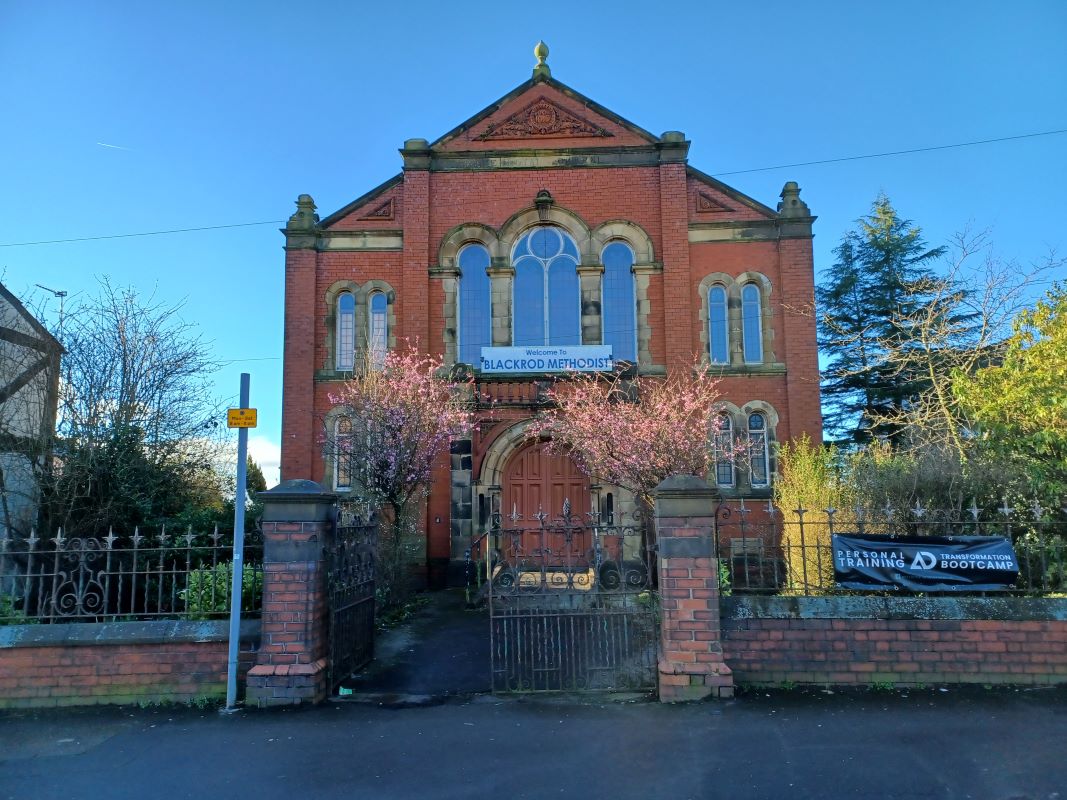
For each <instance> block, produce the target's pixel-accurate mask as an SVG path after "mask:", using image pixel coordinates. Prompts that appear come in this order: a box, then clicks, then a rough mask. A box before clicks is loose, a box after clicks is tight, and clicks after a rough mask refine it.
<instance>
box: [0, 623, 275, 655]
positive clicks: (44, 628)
mask: <svg viewBox="0 0 1067 800" xmlns="http://www.w3.org/2000/svg"><path fill="white" fill-rule="evenodd" d="M229 627H230V622H229V620H225V619H210V620H187V619H156V620H143V621H135V622H67V623H58V624H55V625H2V626H0V650H3V649H6V648H13V647H72V646H73V647H79V646H91V645H134V644H168V643H174V642H225V641H228V638H229ZM259 636H260V621H259V620H258V619H243V620H241V641H243V642H245V641H256V640H258V639H259Z"/></svg>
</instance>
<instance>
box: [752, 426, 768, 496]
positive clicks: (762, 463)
mask: <svg viewBox="0 0 1067 800" xmlns="http://www.w3.org/2000/svg"><path fill="white" fill-rule="evenodd" d="M748 458H749V483H751V485H752V488H753V489H757V488H761V487H764V486H769V485H770V482H771V476H770V470H769V464H768V462H769V460H770V459H769V456H768V452H767V419H766V417H764V416H763V414H759V413H756V414H749V415H748Z"/></svg>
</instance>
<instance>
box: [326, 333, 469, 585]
mask: <svg viewBox="0 0 1067 800" xmlns="http://www.w3.org/2000/svg"><path fill="white" fill-rule="evenodd" d="M442 372H443V370H442V364H441V361H440V360H439V359H435V358H432V357H430V356H426V355H423V354H420V353H418V352H417V351H416V350H415V349H414V348H411V347H409V348H406V349H404V350H401V351H394V352H390V353H388V354H387V355H386V356H385V361H384V363H383V364H382V365H381V368H380V369H374V368H372V367H370V366H368V367H367V368H364V369H363V370H361V371H359V372H357V373H356V374H355V376H354V377H353V378H351V379H350V380H348V381H346V382H345V383H344V384H343V386H342V387H341V388H340V389H338V390H337V391H336V392H333V393H332V394H331V395H330V402H331V403H333V404H334V406H335V407H338V408H340V409H342V414H343V416H342V418H341V421H340V422H339V423H338V424H336V425H333V426H328V427H327V430H326V433H325V437H324V449H325V452H326V456H327V458H328V459H330V460H332V462H333V463H334V464H335V465H336V469H337V471H338V474H339V475H344V476H345V478H346V481H347V483H349V484H350V485H351V487H352V492H353V494H354V495H355V496H357V497H358V498H359V499H360V500H361V501H363V502H364V503H366V504H367V505H368V506H370V507H373V508H377V509H386V510H391V512H392V519H393V523H394V524H393V525H392V526H391V528H390V530H388V531H386V532H385V533H386V539H387V540H388V544H385V547H384V548H382V547H380V548H379V567H380V571H379V578H381V579H385V582H388V580H389V577H388V576H387V575H384V574H382V571H381V570H382V568H384V569H385V570H386V571H389V570H400V569H402V564H401V562H402V561H403V554H402V552H401V550H402V549H403V547H404V541H405V538H407V539H408V540H410V539H411V538H412V537H417V538H418V539H420V540H421V538H422V537H421V534H420V533H419V532H418V531H416V530H415V528H416V526H417V522H418V514H419V512H420V511H421V506H419V504H418V501H420V500H421V499H422V498H423V496H424V495H425V492H426V490H427V489H428V488H429V485H430V481H431V476H432V472H433V467H434V464H435V462H436V461H437V460H438V459H439V458H440V457H441V456H443V455H444V454H445V453H447V452H448V450H449V444H450V443H451V442H452V440H453V439H454V438H457V437H461V436H464V435H466V434H467V433H468V431H469V430H470V428H471V422H472V414H471V410H470V402H469V399H468V398H469V396H470V393H469V390H468V387H466V386H465V385H463V384H461V383H457V382H456V381H452V380H450V379H447V378H444V377H442ZM342 423H343V424H342ZM393 577H394V578H395V577H397V576H393ZM392 583H393V588H392V590H393V591H394V594H395V593H396V590H397V588H398V583H399V582H398V581H396V580H394V581H393V582H392ZM387 585H388V583H387ZM394 599H395V598H394Z"/></svg>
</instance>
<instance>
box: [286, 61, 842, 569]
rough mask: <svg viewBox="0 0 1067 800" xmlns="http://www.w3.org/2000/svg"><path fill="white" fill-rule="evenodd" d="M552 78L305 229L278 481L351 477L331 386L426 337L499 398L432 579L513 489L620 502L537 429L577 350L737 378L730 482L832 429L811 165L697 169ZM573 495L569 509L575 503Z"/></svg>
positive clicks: (443, 484)
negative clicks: (772, 198) (770, 171)
mask: <svg viewBox="0 0 1067 800" xmlns="http://www.w3.org/2000/svg"><path fill="white" fill-rule="evenodd" d="M535 55H536V56H537V64H536V66H535V67H534V70H533V75H532V77H531V78H530V79H529V80H527V81H526V82H525V83H522V84H521V85H519V86H518V87H516V88H515V89H514V90H513V91H511V92H509V93H508V94H507V95H505V96H504V97H502V98H501V99H500V100H497V101H496V102H494V103H492V104H491V105H489V106H488V107H486V108H484V109H482V110H481V111H479V112H478V113H476V114H475V115H474V116H472V117H470V119H468V120H466V121H465V122H463V123H462V124H460V125H459V126H458V127H456V128H454V129H453V130H451V131H449V132H448V133H446V134H444V135H443V136H441V137H440V138H438V139H437V140H436V141H434V142H432V143H431V142H428V141H427V140H425V139H409V140H407V141H406V142H404V147H403V148H402V149H401V150H400V154H401V157H402V162H403V163H402V171H401V172H400V174H398V175H397V176H396V177H394V178H391V179H390V180H388V181H386V182H385V183H383V184H382V185H380V186H378V187H376V188H374V189H371V190H370V191H369V192H367V193H366V194H364V195H362V196H361V197H359V198H357V199H356V200H354V201H353V202H351V203H349V204H348V205H347V206H345V207H344V208H341V209H339V210H337V211H335V212H334V213H332V214H330V215H328V216H326V217H325V218H322V219H320V218H319V216H318V215H317V214H316V213H315V205H314V202H313V201H312V199H311V198H310V197H309V196H308V195H301V196H300V198H299V199H298V200H297V211H296V213H295V214H293V216H292V217H291V218H290V220H289V222H288V224H287V226H286V228H285V236H286V246H285V251H286V258H285V367H284V369H285V372H284V410H283V420H282V457H281V473H282V474H281V477H282V479H283V480H287V479H290V478H308V477H310V478H313V479H315V480H317V481H319V482H321V483H322V484H323V485H324V486H326V487H327V488H328V489H331V490H335V491H337V492H339V493H342V494H343V493H345V492H347V491H350V490H351V489H352V486H351V481H350V478H349V476H348V475H347V474H346V472H347V471H346V470H345V469H343V468H341V469H338V468H337V465H335V464H333V463H331V461H330V459H328V458H325V457H324V455H323V448H322V445H321V441H322V438H323V437H322V434H323V431H324V426H325V429H326V430H330V431H331V432H336V431H337V430H339V428H338V426H341V428H340V430H343V426H345V425H346V424H347V422H346V420H345V419H344V417H343V415H342V414H341V413H340V411H339V410H338V409H334V408H331V404H330V402H329V400H328V395H329V394H330V392H331V390H332V388H333V387H335V386H336V382H338V381H341V380H343V379H344V378H345V377H346V376H347V375H349V374H351V371H352V370H353V369H354V368H355V366H356V365H357V364H363V363H370V364H372V365H373V364H374V363H376V362H377V361H378V360H380V359H381V358H382V357H383V356H384V353H385V352H386V351H387V350H388V349H390V348H394V347H396V346H397V343H398V342H403V341H405V340H406V341H411V342H414V341H418V342H419V343H422V344H423V345H424V346H425V347H426V348H427V349H428V350H429V351H430V352H431V353H432V354H434V355H437V356H440V357H443V358H444V360H445V362H446V364H449V365H455V364H466V365H469V367H470V369H471V370H472V372H473V375H474V377H475V380H476V382H477V384H478V387H479V391H480V392H481V393H482V394H483V396H484V395H488V396H490V397H492V398H493V402H491V403H486V404H485V408H484V409H483V411H482V412H481V420H480V424H479V426H478V429H477V431H476V432H475V433H474V434H473V438H472V439H471V440H469V441H461V442H457V443H455V444H454V445H453V447H452V454H451V457H450V459H449V461H448V462H447V463H442V464H441V465H440V466H439V468H438V470H437V472H436V475H435V480H434V484H433V487H432V491H431V495H430V498H429V502H428V507H427V513H426V526H427V564H428V567H429V574H430V578H431V582H432V583H434V584H437V585H440V584H443V583H444V582H445V580H446V576H448V575H449V574H451V575H452V576H453V578H454V577H455V576H456V575H457V567H460V566H461V565H462V563H463V559H464V553H465V551H466V549H467V548H468V547H470V542H471V537H472V535H473V534H477V533H479V532H481V531H483V530H484V529H485V527H486V526H487V525H488V524H489V516H490V513H491V511H492V510H493V509H504V510H505V511H507V512H510V511H511V510H512V509H515V510H517V511H518V512H519V513H523V514H525V515H526V516H530V515H531V514H532V513H533V512H535V511H536V510H537V509H536V506H537V505H542V504H543V505H545V507H546V508H556V507H557V506H559V505H560V504H561V502H562V498H563V497H567V498H569V499H570V500H571V502H572V504H573V506H574V507H575V508H576V509H582V510H584V509H588V508H590V507H592V506H595V507H598V508H599V510H600V511H601V512H602V513H606V514H616V513H621V512H624V511H625V510H627V507H628V504H629V503H630V501H629V499H628V497H627V495H626V493H625V491H622V490H620V489H618V488H617V487H610V486H596V485H590V482H589V480H588V479H587V478H586V477H585V476H583V475H581V474H580V473H579V472H578V471H577V470H576V469H575V468H574V465H573V463H571V462H570V461H569V460H568V459H566V458H560V457H554V456H551V455H549V454H548V453H546V452H545V451H544V448H543V446H541V445H538V444H536V443H533V444H531V443H530V441H529V440H528V439H527V437H526V435H525V433H524V429H525V427H526V425H527V424H528V422H529V420H530V419H531V418H532V416H533V414H534V413H536V410H537V408H538V407H539V406H540V405H541V404H542V402H543V392H544V388H545V386H546V385H547V382H548V381H550V380H551V379H552V378H553V377H554V376H558V375H560V374H563V373H565V372H566V371H567V370H568V369H580V370H594V371H595V370H607V369H618V368H621V369H629V370H631V371H632V372H634V373H636V374H641V375H661V374H665V373H666V371H667V370H670V369H677V368H686V369H688V368H691V365H692V364H693V362H694V360H698V361H700V362H703V363H705V364H707V365H709V366H710V367H711V368H712V369H714V370H715V371H717V372H720V373H721V375H722V377H723V383H722V388H723V393H724V396H725V400H726V401H727V403H726V406H725V410H726V415H725V420H724V422H725V425H726V428H725V434H726V435H729V436H732V437H744V438H745V439H746V440H747V443H748V445H749V446H750V447H751V450H752V453H753V455H752V457H751V459H750V460H746V464H745V465H744V466H741V465H740V464H735V463H732V462H730V461H728V460H724V461H721V462H719V463H717V464H716V468H715V470H714V474H712V475H709V476H708V479H709V482H711V483H712V484H714V485H716V486H718V488H719V489H720V490H721V492H722V493H723V494H724V495H725V496H733V497H738V496H740V497H767V496H768V495H769V493H770V489H771V484H772V482H773V481H774V473H775V463H774V442H776V441H784V440H787V439H791V438H794V437H798V436H800V435H802V434H805V433H806V434H808V435H809V436H811V437H812V439H813V440H815V441H819V440H820V439H821V424H822V423H821V417H820V411H819V380H818V363H817V351H816V339H815V323H814V319H813V317H812V316H811V315H810V314H805V313H804V311H803V310H804V309H806V308H810V307H811V303H812V301H813V264H812V241H811V240H812V222H813V221H814V219H815V218H814V217H813V216H812V215H811V212H810V211H809V209H808V207H807V205H805V203H804V202H803V201H802V200H801V199H800V196H799V188H798V186H797V184H796V183H793V182H789V183H786V184H785V186H784V187H783V189H782V193H781V201H780V202H779V203H778V204H777V208H771V207H770V206H766V205H764V204H762V203H760V202H759V201H757V200H754V199H752V198H750V197H747V196H746V195H744V194H742V193H741V192H739V191H737V190H736V189H733V188H731V187H729V186H727V185H725V184H723V183H721V182H720V181H718V180H716V179H715V178H713V177H711V176H710V175H707V174H705V173H703V172H701V171H699V170H698V169H696V168H694V167H692V166H690V165H689V164H688V160H687V154H688V150H689V142H688V141H687V140H686V138H685V135H684V134H682V133H680V132H678V131H667V132H666V133H663V134H661V135H659V136H656V135H654V134H652V133H650V132H648V131H646V130H644V129H643V128H640V127H638V126H637V125H635V124H634V123H632V122H630V121H628V120H626V119H624V118H623V117H621V116H619V115H618V114H616V113H614V112H613V111H609V110H608V109H606V108H604V107H602V106H600V105H599V104H597V103H596V102H595V101H594V100H591V99H589V98H588V97H585V96H584V95H582V94H580V93H578V92H577V91H575V90H574V89H571V88H570V87H569V86H566V85H565V84H563V83H561V82H559V81H558V80H556V79H555V78H553V77H552V75H551V72H550V71H549V67H548V65H547V63H546V59H547V55H548V48H547V47H545V46H544V45H543V44H539V45H538V47H537V48H536V49H535ZM556 510H557V513H558V508H557V509H556Z"/></svg>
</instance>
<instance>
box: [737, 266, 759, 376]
mask: <svg viewBox="0 0 1067 800" xmlns="http://www.w3.org/2000/svg"><path fill="white" fill-rule="evenodd" d="M762 313H763V311H762V308H761V302H760V290H759V287H758V286H756V284H754V283H746V284H745V286H744V288H742V289H741V336H742V338H743V339H744V343H745V363H746V364H758V363H760V362H762V361H763V322H762V319H761V316H762Z"/></svg>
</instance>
